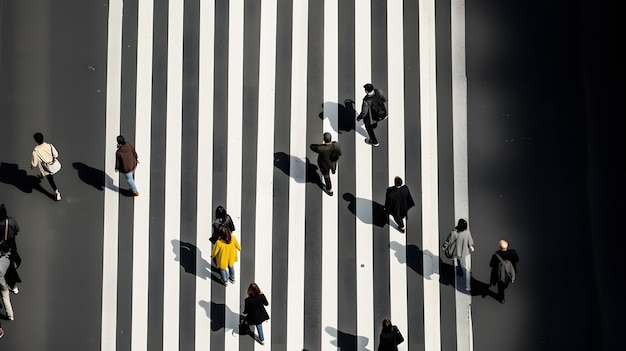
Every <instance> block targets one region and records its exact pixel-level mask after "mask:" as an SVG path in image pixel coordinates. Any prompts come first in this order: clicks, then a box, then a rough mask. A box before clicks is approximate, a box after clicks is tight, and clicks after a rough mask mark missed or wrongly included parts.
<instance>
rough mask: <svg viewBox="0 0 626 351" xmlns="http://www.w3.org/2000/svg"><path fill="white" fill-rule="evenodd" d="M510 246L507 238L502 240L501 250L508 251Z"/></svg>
mask: <svg viewBox="0 0 626 351" xmlns="http://www.w3.org/2000/svg"><path fill="white" fill-rule="evenodd" d="M508 248H509V242H508V241H506V240H504V239H503V240H500V250H502V251H506V250H507V249H508Z"/></svg>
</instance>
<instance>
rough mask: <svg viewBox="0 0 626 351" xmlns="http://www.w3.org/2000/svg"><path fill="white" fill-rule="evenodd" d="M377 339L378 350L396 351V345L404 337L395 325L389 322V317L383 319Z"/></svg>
mask: <svg viewBox="0 0 626 351" xmlns="http://www.w3.org/2000/svg"><path fill="white" fill-rule="evenodd" d="M379 339H380V340H379V341H378V351H398V345H400V344H401V343H402V342H403V341H404V337H403V336H402V333H400V330H399V329H398V327H397V326H395V325H393V324H391V320H389V318H385V319H383V328H382V330H381V332H380V338H379Z"/></svg>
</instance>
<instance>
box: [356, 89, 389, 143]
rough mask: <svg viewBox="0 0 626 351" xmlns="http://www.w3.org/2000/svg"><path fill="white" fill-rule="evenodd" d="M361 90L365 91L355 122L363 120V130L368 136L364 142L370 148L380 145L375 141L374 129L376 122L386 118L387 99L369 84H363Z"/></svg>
mask: <svg viewBox="0 0 626 351" xmlns="http://www.w3.org/2000/svg"><path fill="white" fill-rule="evenodd" d="M363 88H364V89H365V97H363V104H362V105H361V113H360V114H359V116H358V117H357V118H356V120H357V121H361V120H363V123H364V124H365V130H367V135H368V136H369V137H368V138H367V139H365V142H366V143H368V144H370V145H372V146H378V145H380V144H379V143H378V139H376V133H374V129H376V127H377V126H378V122H380V121H382V120H384V119H386V118H387V107H386V106H385V102H387V98H386V97H385V95H384V94H383V92H382V91H381V90H380V89H376V88H374V86H373V85H372V84H371V83H367V84H365V85H364V86H363Z"/></svg>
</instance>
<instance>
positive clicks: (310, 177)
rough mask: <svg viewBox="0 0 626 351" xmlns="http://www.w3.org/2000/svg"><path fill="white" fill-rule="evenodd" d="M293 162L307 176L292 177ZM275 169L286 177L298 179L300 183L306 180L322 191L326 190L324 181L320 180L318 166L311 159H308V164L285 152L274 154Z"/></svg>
mask: <svg viewBox="0 0 626 351" xmlns="http://www.w3.org/2000/svg"><path fill="white" fill-rule="evenodd" d="M291 161H293V162H294V163H295V164H296V165H297V167H296V168H297V170H301V169H304V170H305V172H306V173H305V174H304V178H303V177H293V176H292V175H291V173H290V172H291ZM274 167H276V168H278V169H280V170H281V171H283V173H285V174H286V175H288V176H290V177H292V178H294V179H296V180H297V181H298V182H300V180H301V179H306V182H308V183H313V184H316V185H317V186H318V187H319V188H320V189H324V187H323V185H322V179H321V178H320V176H319V174H318V172H317V166H316V165H314V164H312V163H311V162H310V161H309V158H308V157H307V158H306V164H305V162H304V161H302V160H301V159H299V158H298V157H294V156H290V155H287V154H286V153H284V152H282V151H281V152H275V153H274Z"/></svg>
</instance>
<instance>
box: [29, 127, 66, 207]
mask: <svg viewBox="0 0 626 351" xmlns="http://www.w3.org/2000/svg"><path fill="white" fill-rule="evenodd" d="M33 138H34V139H35V142H36V143H37V145H35V148H34V149H33V152H32V158H31V161H30V169H33V168H35V167H38V168H39V174H38V177H39V178H40V179H43V178H44V177H46V179H48V183H50V186H51V187H52V190H53V191H54V200H56V201H61V192H60V191H59V188H57V185H56V183H55V182H54V177H53V175H54V174H56V173H57V172H58V171H59V170H60V169H61V162H60V161H59V160H57V158H58V157H59V152H58V151H57V149H56V148H55V147H54V145H52V144H50V143H47V142H45V141H44V139H43V134H41V133H39V132H37V133H35V134H34V135H33Z"/></svg>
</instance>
